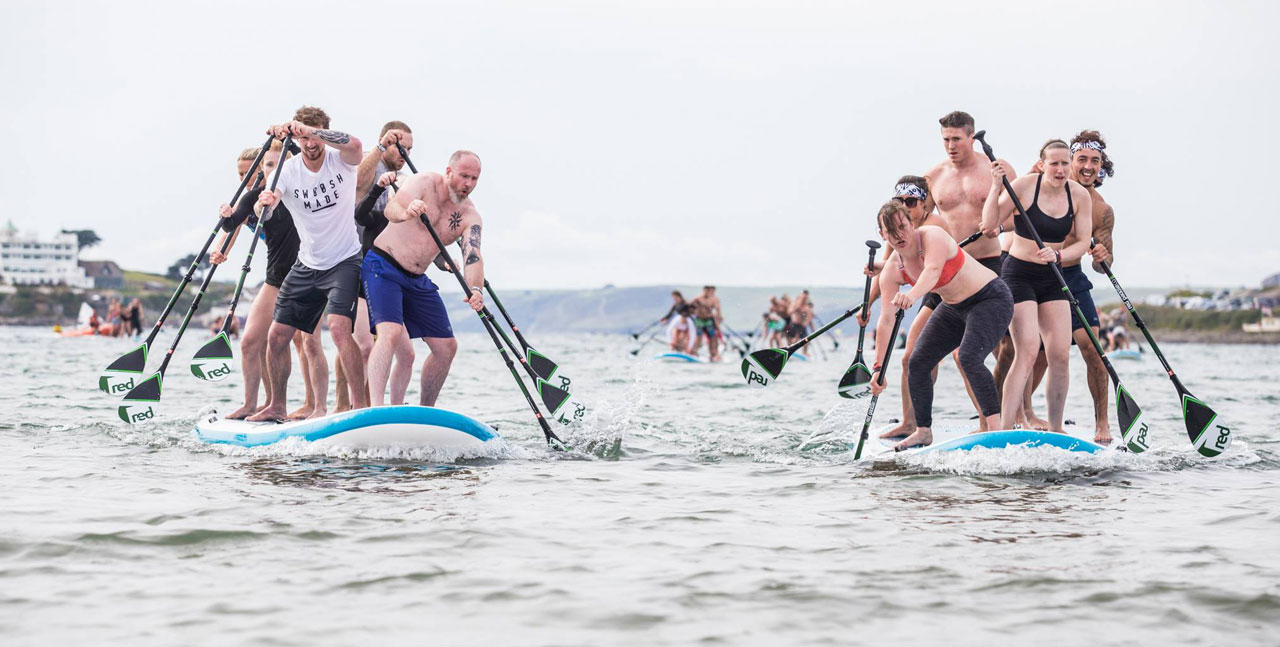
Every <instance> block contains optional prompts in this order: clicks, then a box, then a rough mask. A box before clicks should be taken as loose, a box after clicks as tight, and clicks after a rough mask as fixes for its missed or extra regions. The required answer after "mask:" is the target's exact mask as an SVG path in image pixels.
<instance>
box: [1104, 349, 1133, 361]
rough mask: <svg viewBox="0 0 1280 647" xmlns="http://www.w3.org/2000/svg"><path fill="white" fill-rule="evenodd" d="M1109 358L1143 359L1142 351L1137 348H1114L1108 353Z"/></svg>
mask: <svg viewBox="0 0 1280 647" xmlns="http://www.w3.org/2000/svg"><path fill="white" fill-rule="evenodd" d="M1107 359H1142V351H1140V350H1138V349H1136V348H1125V349H1121V350H1113V351H1111V352H1110V353H1107Z"/></svg>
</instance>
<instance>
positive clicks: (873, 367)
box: [871, 362, 881, 373]
mask: <svg viewBox="0 0 1280 647" xmlns="http://www.w3.org/2000/svg"><path fill="white" fill-rule="evenodd" d="M880 369H881V366H880V362H876V363H875V364H872V365H871V372H872V373H878V372H880Z"/></svg>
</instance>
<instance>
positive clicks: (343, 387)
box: [333, 361, 351, 413]
mask: <svg viewBox="0 0 1280 647" xmlns="http://www.w3.org/2000/svg"><path fill="white" fill-rule="evenodd" d="M333 375H334V380H333V381H334V388H335V389H336V391H335V392H334V394H333V412H334V413H342V412H343V411H349V410H350V409H351V397H350V396H348V395H347V371H346V369H345V368H344V367H343V365H342V362H341V361H336V362H334V363H333Z"/></svg>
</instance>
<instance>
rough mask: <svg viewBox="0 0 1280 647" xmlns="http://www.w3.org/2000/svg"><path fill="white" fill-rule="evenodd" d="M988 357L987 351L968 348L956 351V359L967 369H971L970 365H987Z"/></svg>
mask: <svg viewBox="0 0 1280 647" xmlns="http://www.w3.org/2000/svg"><path fill="white" fill-rule="evenodd" d="M986 359H987V353H980V352H978V351H975V350H968V349H960V350H958V351H956V361H958V362H960V367H961V368H963V369H965V370H969V368H970V367H977V366H985V362H986Z"/></svg>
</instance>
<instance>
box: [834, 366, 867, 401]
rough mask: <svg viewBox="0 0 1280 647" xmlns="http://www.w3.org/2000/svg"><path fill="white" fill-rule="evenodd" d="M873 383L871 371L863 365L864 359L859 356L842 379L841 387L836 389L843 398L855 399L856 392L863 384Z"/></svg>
mask: <svg viewBox="0 0 1280 647" xmlns="http://www.w3.org/2000/svg"><path fill="white" fill-rule="evenodd" d="M870 383H871V369H869V368H867V365H866V364H863V363H862V357H861V356H858V357H857V358H855V359H854V360H853V364H852V365H850V366H849V369H848V370H846V371H845V372H844V375H843V376H841V377H840V386H838V387H836V391H837V392H838V393H839V394H840V397H842V398H853V397H856V396H855V395H854V392H855V391H858V387H859V386H862V385H863V384H870Z"/></svg>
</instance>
